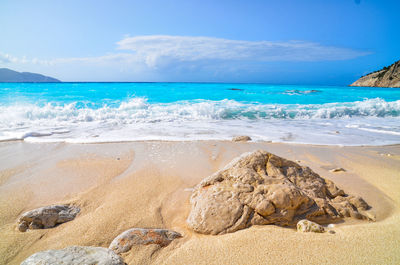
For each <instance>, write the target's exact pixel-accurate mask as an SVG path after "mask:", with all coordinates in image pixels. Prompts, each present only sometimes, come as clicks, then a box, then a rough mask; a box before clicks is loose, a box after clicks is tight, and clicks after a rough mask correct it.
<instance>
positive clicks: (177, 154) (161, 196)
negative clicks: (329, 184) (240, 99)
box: [0, 140, 400, 264]
mask: <svg viewBox="0 0 400 265" xmlns="http://www.w3.org/2000/svg"><path fill="white" fill-rule="evenodd" d="M254 150H266V151H268V152H271V153H273V154H276V155H278V156H281V157H284V158H287V159H289V160H293V161H297V162H298V163H299V164H300V165H304V166H308V167H310V168H311V169H312V170H313V171H315V172H316V173H318V174H319V175H320V176H321V177H323V178H326V179H329V180H332V181H333V182H334V183H335V184H336V185H337V186H338V187H340V188H342V189H344V190H345V191H346V192H347V193H349V194H352V195H358V196H361V197H362V198H364V200H365V201H366V202H367V203H368V204H369V205H370V206H371V212H373V213H374V214H375V216H376V221H375V222H373V221H366V220H355V219H350V218H346V219H344V222H341V223H338V224H336V225H335V227H334V231H335V233H334V234H331V233H322V234H317V233H299V232H296V230H295V229H294V228H288V227H279V226H276V225H263V226H261V225H258V226H252V227H250V228H247V229H243V230H240V231H237V232H234V233H228V234H225V235H202V234H198V233H196V232H194V231H192V230H191V229H190V228H188V226H187V224H186V219H187V217H188V214H189V211H190V203H189V198H190V195H191V192H192V188H193V187H194V186H195V185H197V184H198V183H199V182H200V181H201V180H202V179H204V178H205V177H207V176H209V175H211V174H213V173H214V172H216V171H218V170H219V169H222V168H223V167H224V166H225V165H226V164H228V163H229V162H230V161H231V160H232V159H234V158H235V157H238V156H239V155H241V154H243V153H245V152H249V151H254ZM0 161H1V163H0V234H1V239H0V263H1V264H19V263H20V262H22V261H23V260H24V259H26V258H27V257H29V256H30V255H32V254H33V253H36V252H38V251H43V250H48V249H61V248H64V247H67V246H71V245H81V246H101V247H106V248H107V247H108V246H109V245H110V243H111V241H112V240H113V239H114V238H115V237H116V236H117V235H119V234H120V233H121V232H123V231H125V230H127V229H129V228H134V227H138V228H167V229H171V230H174V231H177V232H179V233H181V234H182V236H183V237H181V238H178V239H175V240H173V241H172V242H171V244H169V245H168V246H166V247H160V246H158V245H155V244H150V245H140V246H134V247H133V248H132V249H131V250H130V251H128V252H126V253H123V254H121V256H122V257H123V259H124V260H125V262H126V263H128V264H398V263H400V248H399V247H398V246H399V243H400V228H399V226H398V223H399V221H400V208H399V207H400V193H399V192H398V191H399V190H400V145H386V146H326V145H325V146H323V145H305V144H291V143H269V142H263V141H259V142H231V141H211V140H210V141H134V142H119V143H118V142H116V143H95V144H71V143H63V142H58V143H28V142H24V141H10V142H1V143H0ZM334 168H343V169H345V171H344V172H331V171H330V170H331V169H334ZM66 203H73V204H74V205H78V206H79V207H80V209H81V211H80V213H79V214H78V215H77V217H76V218H75V219H74V220H72V221H70V222H66V223H63V224H60V225H58V226H56V227H54V228H50V229H36V230H28V231H27V232H25V233H22V232H20V231H18V229H17V228H16V222H17V220H18V217H19V216H20V215H21V214H22V213H24V212H26V211H28V210H32V209H35V208H38V207H41V206H47V205H52V204H66Z"/></svg>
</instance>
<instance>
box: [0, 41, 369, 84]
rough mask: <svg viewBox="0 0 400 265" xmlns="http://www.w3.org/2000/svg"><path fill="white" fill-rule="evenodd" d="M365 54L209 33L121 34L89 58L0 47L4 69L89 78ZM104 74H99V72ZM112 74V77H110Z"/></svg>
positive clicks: (223, 70)
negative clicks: (41, 55)
mask: <svg viewBox="0 0 400 265" xmlns="http://www.w3.org/2000/svg"><path fill="white" fill-rule="evenodd" d="M367 54H369V52H365V51H357V50H353V49H349V48H341V47H333V46H325V45H321V44H318V43H314V42H306V41H281V42H276V41H243V40H229V39H222V38H211V37H185V36H163V35H153V36H136V37H130V36H128V35H126V36H125V37H124V38H123V39H122V40H120V41H119V42H117V50H115V51H112V52H111V53H108V54H105V55H101V56H94V57H69V58H48V59H38V58H26V57H24V56H23V57H15V56H12V55H9V54H6V53H1V52H0V64H2V65H8V66H9V67H10V68H11V67H15V68H16V69H18V68H19V69H24V70H30V71H40V72H43V73H48V74H52V73H54V75H55V76H61V77H62V76H64V77H65V79H70V80H77V79H75V78H76V77H77V76H80V78H81V79H85V77H88V78H90V79H91V80H95V79H97V78H99V79H101V80H103V78H107V79H113V78H114V79H118V77H121V72H123V73H126V74H125V75H124V76H125V78H126V79H135V80H136V79H139V80H143V79H142V78H143V77H146V76H150V77H151V78H153V77H154V76H159V78H160V79H162V78H164V79H168V80H175V79H177V80H180V78H181V77H188V76H190V74H194V75H196V76H198V77H201V76H203V77H204V78H205V79H207V78H208V77H210V76H225V77H226V79H229V78H230V77H232V76H234V75H235V74H238V73H240V74H241V75H245V74H248V73H251V72H265V71H266V70H265V69H266V63H268V62H280V61H282V62H296V61H297V62H298V61H304V62H310V61H334V60H348V59H353V58H356V57H360V56H364V55H367ZM104 73H105V74H106V75H105V74H104ZM114 79H113V80H114Z"/></svg>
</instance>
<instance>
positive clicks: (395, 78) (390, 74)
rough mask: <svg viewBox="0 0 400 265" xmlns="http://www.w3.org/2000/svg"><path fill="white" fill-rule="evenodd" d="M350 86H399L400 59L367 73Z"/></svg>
mask: <svg viewBox="0 0 400 265" xmlns="http://www.w3.org/2000/svg"><path fill="white" fill-rule="evenodd" d="M350 86H373V87H400V61H397V62H395V63H394V64H392V65H390V66H386V67H384V68H383V69H381V70H378V71H375V72H372V73H369V74H367V75H365V76H363V77H361V78H360V79H358V80H357V81H356V82H354V83H353V84H351V85H350Z"/></svg>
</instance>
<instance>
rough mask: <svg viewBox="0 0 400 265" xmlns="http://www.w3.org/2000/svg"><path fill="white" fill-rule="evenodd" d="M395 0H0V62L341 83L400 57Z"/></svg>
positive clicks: (172, 76)
mask: <svg viewBox="0 0 400 265" xmlns="http://www.w3.org/2000/svg"><path fill="white" fill-rule="evenodd" d="M399 10H400V1H398V0H392V1H386V0H379V1H378V0H302V1H298V0H291V1H289V0H276V1H269V0H263V1H262V0H259V1H257V0H243V1H242V0H240V1H239V0H237V1H235V0H213V1H212V0H202V1H200V0H197V1H194V0H181V1H178V0H172V1H168V0H164V1H161V0H158V1H155V0H147V1H122V0H120V1H110V0H96V1H93V0H86V1H80V0H68V1H54V0H35V1H30V0H26V1H22V0H21V1H20V0H1V1H0V40H1V41H0V67H7V68H11V69H14V70H17V71H31V72H39V73H43V74H47V75H50V76H53V77H56V78H59V79H61V80H63V81H169V82H173V81H178V82H180V81H198V82H266V83H274V84H322V85H347V84H349V83H351V82H353V81H354V80H356V79H357V78H358V77H359V76H361V75H363V74H366V73H368V72H370V71H373V70H376V69H377V68H380V67H383V66H386V65H389V64H391V63H393V62H394V61H396V60H399V59H400V49H399V47H400V19H399V17H398V12H399Z"/></svg>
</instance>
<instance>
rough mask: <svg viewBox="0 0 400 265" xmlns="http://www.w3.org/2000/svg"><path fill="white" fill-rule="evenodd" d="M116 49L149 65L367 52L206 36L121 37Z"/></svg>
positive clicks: (349, 56) (325, 58) (343, 57)
mask: <svg viewBox="0 0 400 265" xmlns="http://www.w3.org/2000/svg"><path fill="white" fill-rule="evenodd" d="M117 44H118V49H120V50H130V51H134V52H135V53H136V55H137V56H138V58H140V59H141V60H143V61H144V62H145V63H146V64H147V65H148V66H150V67H157V66H158V65H159V64H165V63H166V62H167V63H168V62H174V61H175V62H179V61H185V62H194V61H204V60H221V61H261V62H271V61H332V60H347V59H353V58H356V57H359V56H363V55H367V54H369V53H368V52H363V51H356V50H352V49H347V48H338V47H332V46H323V45H320V44H318V43H313V42H305V41H287V42H274V41H242V40H228V39H221V38H210V37H183V36H163V35H153V36H136V37H125V38H124V39H122V40H121V41H119V42H118V43H117Z"/></svg>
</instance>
